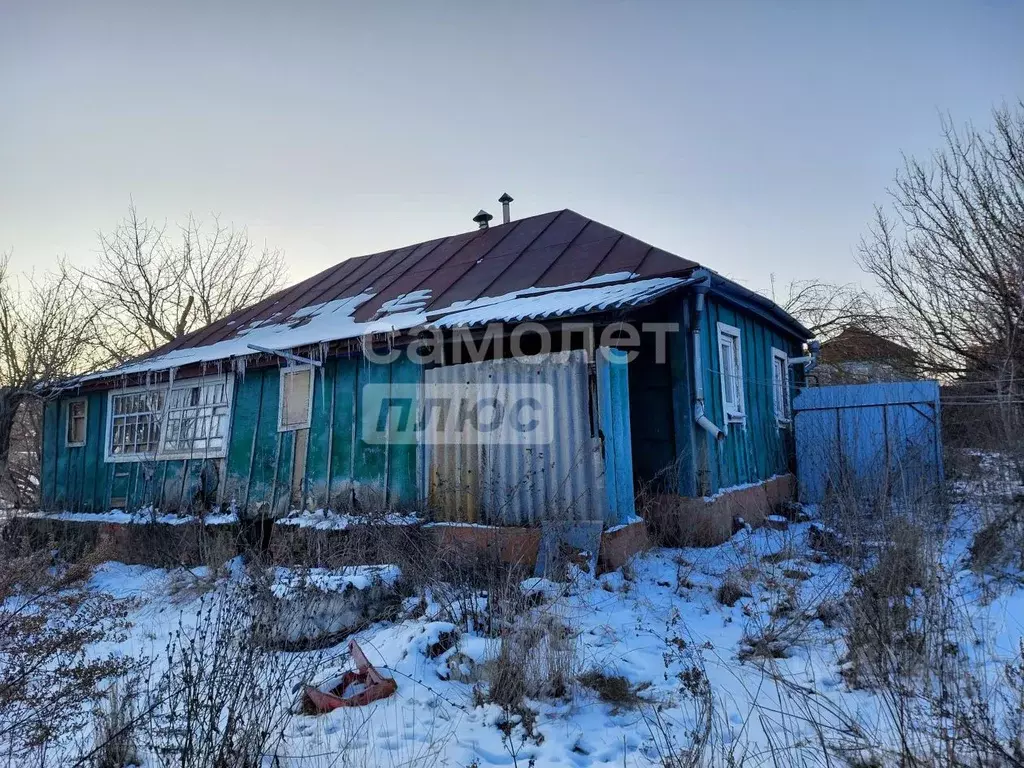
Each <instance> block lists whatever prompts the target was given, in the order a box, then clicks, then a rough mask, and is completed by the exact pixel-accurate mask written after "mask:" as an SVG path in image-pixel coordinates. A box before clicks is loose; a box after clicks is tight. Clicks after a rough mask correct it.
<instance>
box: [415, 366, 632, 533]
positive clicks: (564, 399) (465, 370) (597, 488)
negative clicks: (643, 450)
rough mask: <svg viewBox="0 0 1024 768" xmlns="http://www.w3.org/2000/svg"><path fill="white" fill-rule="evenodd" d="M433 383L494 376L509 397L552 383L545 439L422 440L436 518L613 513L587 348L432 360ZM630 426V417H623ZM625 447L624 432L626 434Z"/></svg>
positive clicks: (494, 519)
mask: <svg viewBox="0 0 1024 768" xmlns="http://www.w3.org/2000/svg"><path fill="white" fill-rule="evenodd" d="M426 382H427V384H428V390H427V391H428V392H429V391H430V390H429V385H430V384H440V385H445V386H462V387H465V388H466V390H467V391H470V390H471V389H472V388H473V387H475V386H476V385H479V384H490V383H495V382H496V383H499V384H500V385H501V386H504V387H506V388H507V390H508V393H509V395H510V396H511V397H515V396H517V395H518V394H522V393H530V392H531V391H533V390H532V388H533V387H535V386H536V385H538V384H539V385H550V386H551V387H552V389H553V395H554V408H553V413H551V414H549V418H552V419H553V420H554V436H553V440H552V441H551V443H550V444H548V445H535V446H521V445H501V444H498V443H494V442H488V441H486V440H481V441H479V442H477V443H475V444H468V443H460V442H450V443H446V444H445V443H442V444H436V445H428V446H426V449H425V450H426V453H427V467H428V477H427V482H428V484H429V488H428V496H429V501H430V503H431V506H432V507H433V508H434V510H435V512H436V514H437V515H438V516H439V518H440V519H447V520H452V521H459V522H470V523H485V524H490V525H539V524H541V523H543V522H553V521H568V520H587V521H602V522H603V521H605V520H606V519H607V518H608V517H609V514H610V511H609V503H608V495H607V491H606V485H605V481H606V477H605V467H604V461H603V459H602V455H601V440H600V437H599V430H600V423H599V421H600V416H599V410H600V407H599V404H598V403H597V402H596V400H597V382H596V375H592V373H591V369H590V367H589V366H588V364H587V357H586V352H584V351H583V350H576V351H572V352H558V353H553V354H548V355H537V356H533V357H528V358H512V359H503V360H491V361H486V362H481V363H466V364H463V365H452V366H445V367H440V368H434V369H431V370H429V371H427V372H426ZM627 428H628V422H627ZM625 445H626V446H627V447H628V445H629V441H628V436H627V438H626V441H625Z"/></svg>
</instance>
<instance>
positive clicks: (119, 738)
mask: <svg viewBox="0 0 1024 768" xmlns="http://www.w3.org/2000/svg"><path fill="white" fill-rule="evenodd" d="M94 714H95V722H94V725H93V730H94V736H93V739H94V741H95V748H94V750H93V752H94V757H93V761H94V763H93V764H94V766H95V768H126V767H127V766H131V765H141V764H142V762H141V759H140V756H139V752H138V744H137V738H138V720H137V717H138V712H137V706H136V700H135V693H134V692H133V691H130V690H129V691H125V690H124V688H123V686H122V684H121V683H119V682H117V681H115V682H114V684H113V685H111V686H110V688H109V689H108V690H107V697H106V699H105V700H104V701H101V702H100V703H99V705H98V706H97V707H96V709H95V713H94Z"/></svg>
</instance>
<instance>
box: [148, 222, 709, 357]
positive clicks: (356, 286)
mask: <svg viewBox="0 0 1024 768" xmlns="http://www.w3.org/2000/svg"><path fill="white" fill-rule="evenodd" d="M697 266H699V265H698V264H697V263H696V262H694V261H690V260H689V259H683V258H680V257H679V256H675V255H673V254H671V253H668V252H666V251H663V250H661V249H660V248H655V247H654V246H651V245H648V244H647V243H644V242H642V241H640V240H637V239H636V238H635V237H631V236H629V235H627V234H624V233H622V232H620V231H618V230H616V229H612V228H611V227H608V226H605V225H604V224H600V223H598V222H596V221H593V220H591V219H588V218H586V217H585V216H581V215H580V214H578V213H576V212H575V211H571V210H568V209H566V210H562V211H554V212H551V213H543V214H540V215H538V216H530V217H529V218H525V219H519V220H517V221H513V222H511V223H509V224H501V225H498V226H492V227H490V228H488V229H479V230H474V231H472V232H465V233H462V234H458V235H452V236H449V237H442V238H440V239H437V240H429V241H427V242H424V243H418V244H416V245H409V246H406V247H404V248H397V249H395V250H391V251H381V252H380V253H374V254H369V255H367V256H359V257H357V258H352V259H346V260H345V261H342V262H341V263H339V264H336V265H335V266H333V267H331V268H330V269H326V270H324V271H323V272H320V273H319V274H316V275H313V276H312V277H310V278H307V279H305V280H303V281H301V282H299V283H297V284H295V285H293V286H292V287H290V288H286V289H284V290H282V291H279V292H278V293H276V294H274V295H272V296H270V297H268V298H266V299H264V300H263V301H261V302H259V303H258V304H255V305H253V306H251V307H248V308H246V309H243V310H240V311H238V312H235V313H233V314H231V315H229V316H227V317H225V318H223V319H221V320H218V321H217V322H215V323H212V324H210V325H208V326H206V327H205V328H200V329H199V330H196V331H193V332H192V333H189V334H187V335H185V336H182V337H181V338H178V339H175V340H174V341H172V342H170V343H168V344H165V345H164V346H162V347H160V348H159V349H157V350H155V351H153V352H152V353H150V354H149V355H147V356H146V357H147V358H152V357H158V356H162V355H166V354H167V353H169V352H174V351H177V350H186V349H192V348H196V347H205V346H208V345H211V344H216V343H218V342H222V341H225V340H227V339H230V338H232V337H234V336H237V335H238V334H239V333H240V332H243V331H246V330H247V329H251V328H253V327H254V326H257V325H262V324H266V323H267V322H269V321H273V322H274V323H283V322H285V321H286V320H288V319H289V318H291V317H293V316H294V315H295V314H296V313H297V312H300V310H303V309H305V308H308V307H314V306H317V305H322V304H325V303H327V302H331V301H336V300H339V299H348V298H352V299H356V298H358V297H360V296H366V295H371V296H370V298H368V299H366V300H364V301H362V303H360V304H359V305H358V306H357V307H356V308H355V309H354V313H353V317H354V319H355V320H356V321H358V322H367V321H370V320H373V319H376V317H377V316H378V315H379V313H380V312H381V311H382V309H386V308H387V307H388V306H393V305H394V304H395V303H401V300H402V299H403V297H406V296H408V295H410V294H415V295H417V296H420V297H423V301H421V303H420V305H419V306H420V307H421V308H422V309H423V310H425V311H426V312H428V313H429V312H433V311H436V310H442V309H444V308H446V307H450V306H452V305H455V304H456V303H457V302H458V303H459V304H458V306H462V305H463V304H462V303H463V302H473V301H476V300H478V299H482V298H484V297H491V296H504V295H507V294H513V293H515V292H516V291H522V290H525V289H531V288H538V289H539V288H552V289H555V288H558V287H559V286H563V285H572V284H578V283H582V282H585V281H589V280H593V279H594V278H599V277H600V276H602V275H621V276H622V279H623V280H630V281H632V280H640V279H644V278H653V277H667V276H681V275H685V274H686V273H689V272H691V271H692V270H693V269H694V268H695V267H697Z"/></svg>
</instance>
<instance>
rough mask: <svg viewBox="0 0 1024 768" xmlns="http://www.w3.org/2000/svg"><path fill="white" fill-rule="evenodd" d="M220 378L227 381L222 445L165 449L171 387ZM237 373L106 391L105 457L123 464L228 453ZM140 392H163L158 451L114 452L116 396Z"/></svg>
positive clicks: (225, 383)
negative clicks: (188, 449)
mask: <svg viewBox="0 0 1024 768" xmlns="http://www.w3.org/2000/svg"><path fill="white" fill-rule="evenodd" d="M212 381H218V382H223V383H224V387H225V389H224V397H225V400H226V401H227V403H226V404H227V415H226V422H225V427H224V444H223V446H222V447H221V448H219V449H217V450H213V451H201V452H200V451H195V450H191V451H165V450H164V440H165V439H166V428H167V409H168V405H169V403H170V401H171V397H170V395H171V389H172V388H173V389H184V388H185V387H194V386H196V385H197V384H203V383H209V382H212ZM234 391H235V377H234V376H233V375H232V374H225V375H223V376H197V377H194V378H188V379H179V380H177V381H175V382H173V383H167V384H159V385H150V386H141V387H124V388H122V389H112V390H110V391H109V392H108V393H107V417H106V423H105V425H104V429H103V461H104V462H107V463H111V464H120V463H124V462H133V461H169V460H175V459H198V458H203V459H220V458H224V457H225V456H227V454H228V447H229V446H230V444H231V417H232V413H233V410H234ZM141 392H160V393H162V394H163V403H162V405H161V407H160V415H159V419H160V421H159V423H160V443H159V444H158V446H157V449H156V450H155V451H150V452H146V453H112V452H111V450H110V448H111V441H112V439H113V434H114V398H115V397H118V396H120V395H134V394H139V393H141Z"/></svg>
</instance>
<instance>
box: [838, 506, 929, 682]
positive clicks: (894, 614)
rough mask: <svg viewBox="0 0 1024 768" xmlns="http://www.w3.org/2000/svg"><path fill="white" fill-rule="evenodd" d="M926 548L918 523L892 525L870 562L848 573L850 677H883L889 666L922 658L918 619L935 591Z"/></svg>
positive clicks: (921, 629) (914, 663)
mask: <svg viewBox="0 0 1024 768" xmlns="http://www.w3.org/2000/svg"><path fill="white" fill-rule="evenodd" d="M930 554H931V553H930V552H929V550H928V549H927V548H926V538H925V534H924V532H923V531H922V529H921V528H919V527H917V526H914V525H912V524H909V523H905V524H901V525H898V526H896V527H894V529H893V531H892V534H891V536H890V537H889V538H887V539H886V540H885V541H884V542H883V543H882V545H881V549H880V551H879V552H878V554H877V556H876V560H875V562H874V564H873V565H872V566H870V567H869V568H867V569H866V570H863V571H861V572H858V573H856V574H855V575H854V578H853V587H852V589H851V592H850V595H849V596H848V597H849V600H848V602H849V605H850V622H849V630H848V633H847V648H848V650H849V661H850V663H851V664H852V667H851V669H850V675H851V679H853V680H867V681H880V680H885V679H887V678H888V677H889V676H890V675H891V674H892V671H893V667H894V666H896V667H898V668H901V669H902V668H903V667H904V666H905V665H910V666H911V667H916V666H917V665H918V664H921V663H923V661H924V651H925V648H924V643H925V642H926V638H925V637H924V636H923V633H924V632H925V631H926V629H927V628H926V627H925V626H924V624H923V623H922V622H923V620H924V619H926V618H927V611H926V608H927V605H928V602H929V600H930V599H931V598H932V597H933V596H934V592H933V590H934V589H935V583H934V580H933V574H932V573H931V566H930V563H931V558H930V557H929V555H930Z"/></svg>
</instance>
